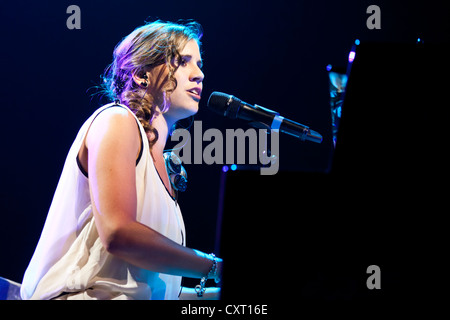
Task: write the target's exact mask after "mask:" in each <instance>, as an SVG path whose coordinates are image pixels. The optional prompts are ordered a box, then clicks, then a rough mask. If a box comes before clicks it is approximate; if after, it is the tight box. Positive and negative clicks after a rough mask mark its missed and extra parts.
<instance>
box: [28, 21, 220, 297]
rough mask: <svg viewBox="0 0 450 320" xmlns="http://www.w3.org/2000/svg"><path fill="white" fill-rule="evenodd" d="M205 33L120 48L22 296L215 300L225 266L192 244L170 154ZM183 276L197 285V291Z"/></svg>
mask: <svg viewBox="0 0 450 320" xmlns="http://www.w3.org/2000/svg"><path fill="white" fill-rule="evenodd" d="M201 36H202V32H201V26H200V25H199V24H198V23H196V22H188V23H183V24H181V23H177V24H176V23H170V22H162V21H155V22H152V23H148V24H146V25H144V26H141V27H139V28H137V29H135V30H134V31H133V32H132V33H131V34H129V35H128V36H127V37H125V38H124V39H123V40H122V41H121V42H120V43H119V44H118V45H117V46H116V48H115V50H114V55H113V62H112V64H111V65H110V66H109V67H108V68H107V69H106V70H105V74H104V76H103V77H104V84H103V86H104V90H105V92H106V94H107V96H108V97H109V98H110V99H111V100H112V101H114V102H112V103H110V104H107V105H105V106H103V107H101V108H100V109H98V110H97V111H95V112H94V113H93V115H92V116H91V117H90V118H89V119H88V120H87V121H86V122H85V124H84V125H83V126H82V127H81V129H80V131H79V132H78V135H77V137H76V139H75V141H74V143H73V145H72V147H71V149H70V151H69V153H68V156H67V159H66V162H65V164H64V168H63V171H62V174H61V177H60V180H59V183H58V186H57V189H56V191H55V194H54V197H53V201H52V204H51V206H50V209H49V212H48V216H47V219H46V222H45V225H44V229H43V231H42V234H41V238H40V240H39V243H38V245H37V247H36V250H35V252H34V255H33V257H32V259H31V262H30V264H29V266H28V268H27V270H26V272H25V275H24V279H23V283H22V288H21V296H22V299H57V300H76V299H104V300H113V299H121V300H127V299H143V300H146V299H169V300H174V299H179V298H180V299H190V298H201V299H207V298H217V296H218V292H219V288H215V287H214V288H205V283H206V280H207V279H214V280H216V282H218V281H219V279H220V275H221V270H222V260H221V259H220V258H217V257H215V256H214V255H213V254H205V253H203V252H200V251H198V250H193V249H190V248H187V247H186V246H185V236H186V232H185V228H184V223H183V217H182V215H181V211H180V207H179V204H178V203H177V200H176V191H175V190H174V188H175V187H174V186H173V185H172V184H171V181H170V179H169V175H168V172H167V169H166V163H165V160H164V156H163V150H164V146H165V143H166V140H167V136H168V132H169V129H170V128H171V127H172V125H174V123H175V122H176V121H178V120H180V119H183V118H186V117H188V116H191V115H193V114H195V113H196V112H197V111H198V103H199V101H200V98H201V93H202V86H203V79H204V74H203V72H202V70H201V68H202V59H201V54H200V46H201V43H200V39H201ZM181 277H191V278H198V279H201V280H199V283H200V284H199V285H198V286H196V288H195V290H194V289H187V288H181Z"/></svg>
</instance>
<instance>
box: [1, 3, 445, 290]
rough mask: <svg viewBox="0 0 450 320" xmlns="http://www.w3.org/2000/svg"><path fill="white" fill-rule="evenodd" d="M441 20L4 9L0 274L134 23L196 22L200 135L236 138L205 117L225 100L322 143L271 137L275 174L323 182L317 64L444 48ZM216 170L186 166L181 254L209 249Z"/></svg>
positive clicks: (46, 197) (325, 160) (322, 105)
mask: <svg viewBox="0 0 450 320" xmlns="http://www.w3.org/2000/svg"><path fill="white" fill-rule="evenodd" d="M71 4H76V5H78V6H79V7H80V9H81V30H69V29H67V27H66V20H67V18H68V17H69V14H66V9H67V7H68V6H69V5H71ZM371 4H376V5H378V6H379V7H380V8H381V30H368V29H367V27H366V20H367V18H368V17H369V15H368V14H367V13H366V9H367V7H368V6H369V5H371ZM448 17H449V11H448V9H447V8H446V6H445V5H444V1H441V2H430V1H420V2H419V1H417V2H412V1H395V2H394V1H330V0H326V1H280V0H279V1H271V2H267V1H243V0H228V1H115V0H113V1H39V2H18V1H17V2H10V1H3V2H2V3H1V4H0V24H1V25H0V30H1V34H2V41H1V45H0V58H1V60H0V61H1V70H2V79H1V84H2V85H1V86H0V90H1V97H2V101H1V106H2V109H1V117H0V119H1V120H0V121H1V125H0V130H1V131H0V137H1V158H0V159H1V160H0V161H1V162H0V167H1V179H0V182H1V188H0V214H1V224H0V252H1V254H0V276H2V277H6V278H9V279H12V280H14V281H17V282H21V280H22V276H23V273H24V271H25V269H26V267H27V264H28V262H29V260H30V258H31V256H32V254H33V251H34V248H35V245H36V243H37V241H38V239H39V235H40V232H41V229H42V227H43V224H44V222H45V217H46V214H47V210H48V207H49V205H50V203H51V200H52V196H53V192H54V189H55V187H56V184H57V182H58V179H59V175H60V172H61V169H62V166H63V163H64V160H65V156H66V153H67V151H68V150H69V147H70V145H71V143H72V141H73V139H74V137H75V135H76V133H77V131H78V129H79V127H80V126H81V125H82V123H83V122H84V121H85V119H87V118H88V117H89V115H90V114H91V113H92V112H93V111H94V110H95V109H97V108H98V107H99V106H100V101H99V99H98V97H96V96H92V94H93V93H95V88H94V87H95V86H96V85H98V84H99V82H100V77H99V76H100V74H102V72H103V70H104V68H105V67H106V66H107V65H108V64H109V63H110V62H111V58H112V51H113V48H114V46H115V45H116V44H117V43H118V42H119V41H120V40H121V39H122V37H124V36H126V35H127V34H129V33H130V32H131V31H132V30H133V29H134V28H136V27H138V26H140V25H142V24H143V23H144V22H145V21H153V20H155V19H162V20H169V21H176V20H178V19H194V20H197V21H198V22H200V23H201V24H202V26H203V28H204V37H203V40H202V42H203V51H204V54H203V60H204V73H205V75H206V78H205V81H204V93H203V98H202V101H201V102H200V111H199V113H198V115H197V116H196V117H195V119H196V120H202V121H203V130H206V129H208V128H220V129H224V128H237V127H242V128H244V129H245V128H247V125H246V124H245V123H244V122H240V121H231V120H227V119H224V118H220V117H218V116H216V115H215V114H212V113H210V112H209V111H208V110H206V101H207V98H208V97H209V94H210V93H211V92H212V91H222V92H226V93H230V94H234V95H236V96H237V97H239V98H241V99H242V100H244V101H247V102H250V103H257V104H259V105H262V106H265V107H267V108H271V109H275V110H277V111H278V112H280V114H282V115H284V116H285V117H287V118H290V119H293V120H296V121H299V122H301V123H304V124H306V125H308V126H310V127H311V128H312V129H314V130H316V131H318V132H320V133H321V134H322V135H323V137H324V141H323V142H322V144H314V143H308V142H307V143H302V142H299V141H298V140H296V139H294V138H292V137H289V136H281V137H280V159H279V160H280V171H283V172H290V171H301V172H325V171H327V169H328V168H329V165H330V159H331V158H330V155H331V149H332V144H331V129H330V110H329V93H328V78H327V72H326V66H327V65H328V64H332V65H333V66H341V67H345V66H346V65H347V57H348V53H349V51H350V48H351V47H352V45H353V43H354V41H355V39H360V40H361V42H371V41H375V42H391V43H414V42H415V41H416V40H417V38H418V37H420V38H421V39H423V40H424V41H425V43H442V42H448V40H449V36H448V35H449V32H450V26H449V25H450V23H449V19H448ZM420 81H423V79H421V80H420ZM413 90H414V89H413ZM221 167H222V166H221V165H210V166H208V165H186V169H187V171H188V173H189V185H188V190H187V191H186V192H185V193H184V194H181V196H180V200H179V201H180V203H181V208H182V211H183V214H184V217H185V223H186V228H187V241H188V246H190V247H193V248H197V249H200V250H203V251H206V252H211V251H213V250H214V245H215V243H214V242H215V230H216V217H217V211H218V207H219V205H218V199H219V187H220V174H221ZM272 187H274V188H277V187H279V186H272ZM323 201H327V200H326V199H323ZM293 205H294V204H293ZM299 205H301V196H300V195H299V196H298V199H296V201H295V206H299ZM239 214H246V211H245V204H243V206H242V212H239ZM298 215H300V216H301V215H302V212H299V213H298ZM249 232H252V230H250V231H249ZM282 245H283V246H285V245H287V244H286V243H283V244H282Z"/></svg>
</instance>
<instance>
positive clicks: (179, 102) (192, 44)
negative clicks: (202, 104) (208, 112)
mask: <svg viewBox="0 0 450 320" xmlns="http://www.w3.org/2000/svg"><path fill="white" fill-rule="evenodd" d="M180 55H181V61H179V63H178V69H177V70H176V71H175V73H174V77H175V79H176V80H177V87H176V89H175V90H174V91H173V92H172V94H171V95H170V97H169V102H170V108H169V110H168V111H167V113H165V116H166V117H170V118H171V119H172V120H173V121H177V120H180V119H183V118H187V117H189V116H191V115H194V114H195V113H197V111H198V103H199V101H200V98H201V94H202V89H203V78H204V77H205V75H204V74H203V72H202V70H201V68H202V58H201V55H200V48H199V46H198V44H197V41H195V40H190V41H189V42H188V43H187V44H186V46H185V47H184V49H183V50H182V51H181V52H180Z"/></svg>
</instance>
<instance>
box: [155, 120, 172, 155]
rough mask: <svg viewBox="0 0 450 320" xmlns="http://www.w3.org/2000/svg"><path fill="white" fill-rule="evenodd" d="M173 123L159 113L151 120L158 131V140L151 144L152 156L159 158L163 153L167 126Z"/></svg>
mask: <svg viewBox="0 0 450 320" xmlns="http://www.w3.org/2000/svg"><path fill="white" fill-rule="evenodd" d="M173 124H174V123H172V121H170V119H167V118H166V117H164V115H163V114H162V113H159V114H158V116H156V117H155V118H154V119H153V121H152V127H153V128H155V129H156V130H157V131H158V140H156V142H155V144H154V145H153V146H152V149H151V152H152V154H153V157H157V158H160V157H162V155H163V153H164V148H165V146H166V142H167V137H168V136H169V128H172V126H173Z"/></svg>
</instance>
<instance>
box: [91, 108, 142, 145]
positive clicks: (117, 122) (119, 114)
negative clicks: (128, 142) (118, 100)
mask: <svg viewBox="0 0 450 320" xmlns="http://www.w3.org/2000/svg"><path fill="white" fill-rule="evenodd" d="M136 128H137V127H136V118H135V116H134V114H133V113H132V112H131V111H130V110H129V109H128V108H127V107H126V106H123V105H119V104H108V105H105V106H103V107H101V108H99V109H97V111H96V112H94V114H93V119H92V121H91V124H90V127H89V129H88V132H87V140H89V139H90V138H94V139H95V140H97V139H101V138H102V137H103V138H105V137H115V138H120V137H124V138H126V137H128V138H132V137H133V138H137V137H138V136H139V135H138V134H137V133H138V131H137V130H136ZM138 129H139V128H138Z"/></svg>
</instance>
